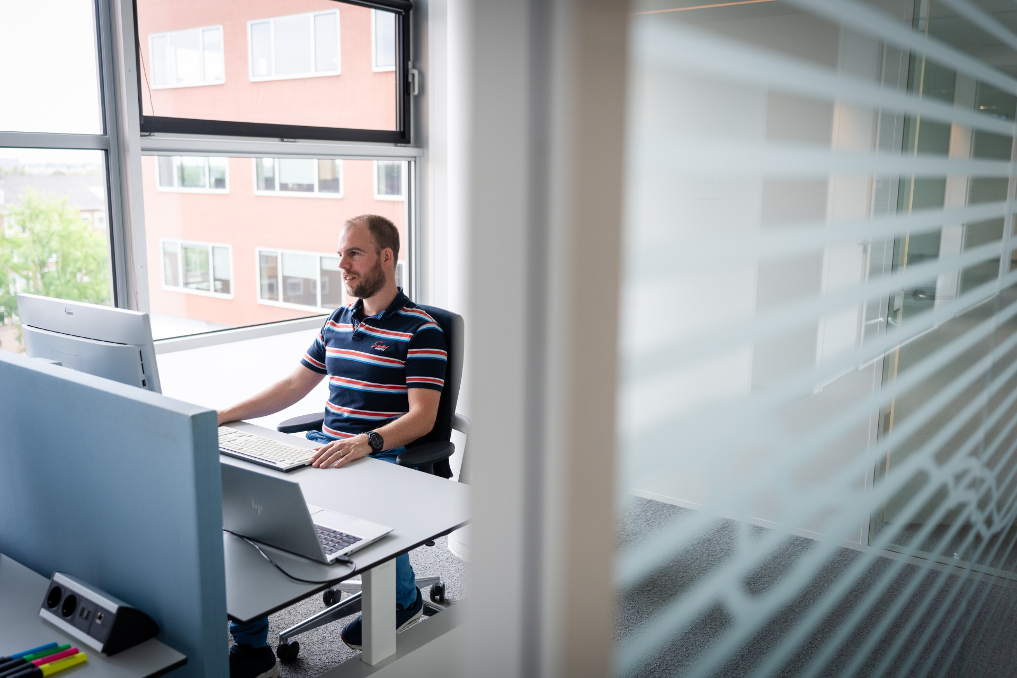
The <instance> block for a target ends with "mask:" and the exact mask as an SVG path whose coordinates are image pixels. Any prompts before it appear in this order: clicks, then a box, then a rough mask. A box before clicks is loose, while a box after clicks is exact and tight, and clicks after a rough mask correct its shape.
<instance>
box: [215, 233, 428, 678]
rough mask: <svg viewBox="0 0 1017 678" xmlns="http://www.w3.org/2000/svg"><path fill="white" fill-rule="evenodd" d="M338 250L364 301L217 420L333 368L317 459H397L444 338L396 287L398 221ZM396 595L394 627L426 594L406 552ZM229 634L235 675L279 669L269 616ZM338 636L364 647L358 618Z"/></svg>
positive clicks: (283, 400) (420, 426) (267, 674)
mask: <svg viewBox="0 0 1017 678" xmlns="http://www.w3.org/2000/svg"><path fill="white" fill-rule="evenodd" d="M338 254H339V268H340V269H341V270H342V273H343V285H344V287H345V289H346V294H347V295H349V296H351V297H356V298H357V299H358V301H357V302H356V303H354V304H350V305H349V306H344V307H342V308H339V309H336V310H335V311H334V312H333V313H332V314H331V315H330V316H329V318H328V320H327V321H326V322H325V325H324V326H323V327H322V329H321V332H319V333H318V336H317V337H316V338H315V340H314V342H313V343H312V344H311V346H310V348H309V349H308V350H307V353H306V354H305V355H304V357H303V358H302V359H301V360H300V365H299V366H298V367H297V368H296V370H294V371H293V373H292V374H290V375H289V376H288V377H286V378H285V379H283V380H282V381H280V382H278V383H276V384H274V385H272V386H270V387H269V388H268V389H266V390H265V391H262V392H261V393H259V394H257V395H255V396H254V397H252V398H249V399H247V400H245V401H243V402H241V403H239V404H237V405H234V406H233V407H230V408H227V409H225V410H222V411H221V412H219V423H220V424H223V423H225V422H230V421H237V420H239V419H251V418H254V417H263V416H266V415H269V414H272V413H274V412H278V411H280V410H282V409H285V408H287V407H289V406H290V405H293V404H294V403H296V402H298V401H299V400H301V399H302V398H303V397H304V396H306V395H307V394H308V393H310V392H311V389H313V388H314V387H315V386H316V385H317V384H318V383H319V382H320V381H321V380H322V378H323V377H324V376H325V375H326V374H327V375H328V378H329V398H328V402H327V403H325V423H324V426H322V430H321V431H310V432H309V433H307V438H308V439H310V440H313V441H315V442H319V443H321V446H320V447H318V448H317V451H316V452H315V453H314V456H313V457H312V458H311V459H312V463H311V466H313V467H314V468H318V469H335V468H339V467H342V466H345V465H346V464H348V463H350V462H352V461H354V460H357V459H360V458H361V457H364V456H366V455H370V456H371V457H374V458H375V459H381V460H383V461H388V462H390V463H396V457H397V456H398V455H399V453H400V452H402V451H403V449H405V448H404V446H405V445H406V444H407V443H411V442H413V441H414V440H416V439H417V438H420V437H421V436H423V435H425V434H426V433H428V432H429V431H430V430H431V429H432V428H433V427H434V420H435V417H436V416H437V414H438V400H439V398H440V396H441V389H442V387H443V386H444V383H445V382H444V379H445V365H446V362H447V354H446V351H445V337H444V334H443V332H442V330H441V327H440V326H439V325H438V324H437V323H436V322H435V321H434V319H433V318H431V316H429V315H428V314H427V313H425V312H424V311H422V310H421V309H419V308H417V307H416V305H415V304H413V302H411V301H410V300H409V299H408V298H407V297H406V295H405V294H403V292H402V290H401V289H399V288H398V287H396V284H395V267H396V261H397V259H398V256H399V232H398V230H396V227H395V225H394V224H393V223H392V222H391V221H389V220H388V219H386V218H384V217H380V216H375V215H362V216H359V217H353V218H352V219H349V220H348V221H347V222H346V223H345V225H344V226H343V230H342V233H341V234H340V237H339V249H338ZM332 472H334V471H332ZM396 603H397V605H396V629H397V630H401V629H402V628H404V627H405V626H407V625H408V624H410V623H411V622H413V621H415V620H417V619H419V618H420V615H421V612H422V610H423V604H424V600H423V596H422V595H421V593H420V590H419V589H418V588H417V587H416V584H415V577H414V574H413V568H412V567H411V566H410V558H409V556H408V555H406V554H404V555H401V556H399V558H397V559H396ZM230 632H231V633H232V634H233V640H234V643H235V644H234V646H233V648H231V650H230V676H231V678H248V677H251V678H255V677H256V678H274V677H275V676H278V675H279V673H278V667H277V666H276V663H275V656H274V655H273V654H272V649H271V648H270V647H268V645H267V642H266V641H267V638H268V619H266V618H263V619H260V620H256V621H254V622H252V623H250V624H244V625H241V624H231V625H230ZM341 637H342V639H343V642H345V643H346V644H347V645H349V646H350V647H353V648H356V649H360V647H361V622H360V617H359V616H358V617H357V618H356V619H355V620H354V621H352V622H350V623H349V624H347V625H346V627H345V628H343V630H342V633H341Z"/></svg>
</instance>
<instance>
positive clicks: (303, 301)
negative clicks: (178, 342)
mask: <svg viewBox="0 0 1017 678" xmlns="http://www.w3.org/2000/svg"><path fill="white" fill-rule="evenodd" d="M166 157H168V156H143V157H142V170H143V178H144V181H143V186H144V194H145V229H146V243H147V247H148V264H149V266H148V270H149V276H150V277H149V296H150V315H151V318H152V329H153V334H154V335H155V336H157V337H159V338H164V337H171V336H182V335H186V334H194V333H198V332H206V331H209V330H215V329H222V328H226V327H242V326H246V325H254V324H260V323H268V322H275V321H279V320H289V319H293V318H301V317H306V316H312V315H320V314H323V313H328V312H330V311H332V310H334V309H335V308H336V307H338V306H341V305H343V304H345V303H349V302H350V301H351V300H350V299H349V298H347V297H346V296H345V291H344V288H343V282H342V275H341V274H340V272H339V261H338V257H336V247H337V245H338V240H339V233H340V230H341V228H342V224H343V223H344V222H345V221H346V220H347V219H349V218H350V217H354V216H357V215H360V214H379V215H381V216H384V217H386V218H388V219H390V220H391V221H392V222H393V223H394V224H395V225H396V227H397V228H398V229H399V233H400V252H399V263H398V265H397V269H396V276H397V283H401V284H402V285H403V287H404V289H405V290H406V291H407V293H408V294H410V296H411V298H412V295H413V291H412V290H411V289H409V288H408V287H407V283H408V280H409V268H408V262H409V260H410V251H409V249H410V243H409V241H408V239H407V234H408V229H407V224H408V220H407V206H406V202H405V201H399V200H391V199H380V198H377V197H376V196H375V194H374V175H375V163H374V161H373V160H350V159H336V158H312V159H290V158H222V157H211V158H207V159H206V158H198V160H200V161H201V164H200V165H197V166H198V167H201V168H205V167H207V172H208V176H209V177H210V181H211V182H212V185H215V182H216V177H217V176H219V175H220V174H222V173H225V175H226V177H227V178H228V187H229V191H228V192H227V191H226V190H218V191H216V190H211V189H180V188H171V189H167V188H164V187H163V186H162V185H161V179H162V175H163V171H162V169H161V168H163V167H165V166H166V161H165V158H166ZM172 159H173V160H174V161H176V160H179V158H172ZM400 162H404V161H400ZM172 169H173V172H172V173H171V176H173V177H176V176H178V174H179V171H178V169H177V167H176V166H173V167H172ZM276 178H279V180H280V181H278V182H277V181H276ZM280 184H282V185H284V186H285V187H286V188H287V189H290V188H297V187H301V186H303V187H304V188H305V189H306V187H307V186H308V185H309V186H310V189H311V190H310V191H307V190H285V191H281V190H278V189H279V186H280ZM266 187H267V188H269V189H270V190H262V189H263V188H266ZM168 243H175V245H169V244H168ZM178 247H179V249H178ZM174 257H175V259H174ZM174 261H175V262H177V266H179V268H175V267H174V266H173V263H174ZM174 271H176V272H174ZM174 276H175V277H174Z"/></svg>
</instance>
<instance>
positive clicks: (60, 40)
mask: <svg viewBox="0 0 1017 678" xmlns="http://www.w3.org/2000/svg"><path fill="white" fill-rule="evenodd" d="M96 54H97V49H96V39H95V2H94V1H93V0H65V1H64V2H61V3H60V4H59V9H58V10H57V8H55V7H54V6H53V4H52V3H48V2H3V3H0V64H2V69H3V75H0V102H2V103H0V130H7V131H12V132H56V133H65V134H70V133H74V134H102V133H103V124H102V107H101V106H100V103H99V75H98V64H97V59H96Z"/></svg>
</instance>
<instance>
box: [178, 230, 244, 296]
mask: <svg viewBox="0 0 1017 678" xmlns="http://www.w3.org/2000/svg"><path fill="white" fill-rule="evenodd" d="M232 259H233V256H232V253H231V251H230V246H229V245H216V244H212V243H201V242H186V241H181V240H163V241H162V284H163V287H164V288H166V289H172V290H175V291H178V292H190V293H193V294H205V295H210V296H218V297H225V298H228V299H232V298H233V265H232Z"/></svg>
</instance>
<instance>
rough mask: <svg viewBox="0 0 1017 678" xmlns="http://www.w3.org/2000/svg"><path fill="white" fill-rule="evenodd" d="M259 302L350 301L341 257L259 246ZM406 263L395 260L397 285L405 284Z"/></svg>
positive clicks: (307, 304) (309, 304) (311, 304)
mask: <svg viewBox="0 0 1017 678" xmlns="http://www.w3.org/2000/svg"><path fill="white" fill-rule="evenodd" d="M257 265H258V302H259V303H262V304H268V305H270V306H285V307H297V308H300V309H313V310H318V309H325V310H329V311H331V310H333V309H336V308H339V307H340V306H342V305H343V304H345V303H347V301H346V299H345V293H344V291H343V276H342V271H340V270H339V257H337V256H336V255H334V254H316V253H314V252H290V251H286V250H276V249H266V248H260V247H259V248H258V251H257ZM405 272H406V269H405V263H404V262H402V261H398V262H396V270H395V278H396V285H398V286H399V287H403V288H405V285H406V280H405V278H406V274H405Z"/></svg>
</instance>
